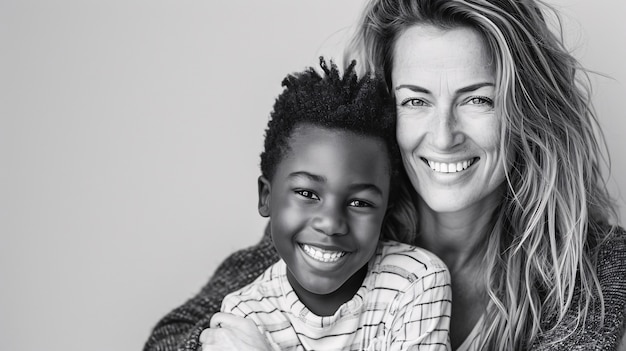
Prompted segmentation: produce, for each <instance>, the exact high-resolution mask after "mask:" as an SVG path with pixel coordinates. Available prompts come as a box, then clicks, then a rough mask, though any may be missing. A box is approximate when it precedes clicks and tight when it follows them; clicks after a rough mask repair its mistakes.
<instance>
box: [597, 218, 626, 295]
mask: <svg viewBox="0 0 626 351" xmlns="http://www.w3.org/2000/svg"><path fill="white" fill-rule="evenodd" d="M592 235H594V236H595V237H596V240H595V241H596V248H595V250H594V251H595V254H596V255H597V261H596V262H597V263H596V267H597V268H596V269H597V272H598V278H601V276H602V275H606V274H609V275H614V274H618V275H619V276H621V277H624V276H625V275H626V231H625V230H624V228H622V227H620V226H606V227H603V228H602V229H601V232H599V233H598V232H596V233H593V234H592ZM624 283H626V282H624Z"/></svg>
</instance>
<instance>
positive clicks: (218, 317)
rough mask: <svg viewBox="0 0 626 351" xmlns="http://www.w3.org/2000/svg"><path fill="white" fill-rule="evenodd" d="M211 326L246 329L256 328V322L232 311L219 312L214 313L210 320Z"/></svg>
mask: <svg viewBox="0 0 626 351" xmlns="http://www.w3.org/2000/svg"><path fill="white" fill-rule="evenodd" d="M210 326H211V328H220V327H222V328H231V329H236V330H237V329H239V330H240V329H244V328H255V329H256V326H255V325H254V322H252V321H251V320H249V319H245V318H243V317H240V316H236V315H234V314H231V313H224V312H218V313H215V314H214V315H213V317H212V318H211V321H210Z"/></svg>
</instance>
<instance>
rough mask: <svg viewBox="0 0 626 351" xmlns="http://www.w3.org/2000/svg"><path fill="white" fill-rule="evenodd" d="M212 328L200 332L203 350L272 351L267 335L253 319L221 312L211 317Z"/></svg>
mask: <svg viewBox="0 0 626 351" xmlns="http://www.w3.org/2000/svg"><path fill="white" fill-rule="evenodd" d="M210 326H211V327H210V328H208V329H204V330H203V331H202V333H201V334H200V343H201V344H202V346H201V347H202V348H201V349H200V350H202V351H217V350H222V351H271V350H272V347H271V346H270V345H269V343H268V341H267V339H265V336H264V335H263V334H261V332H260V331H259V329H257V327H256V325H255V324H254V322H253V321H251V320H249V319H245V318H243V317H239V316H235V315H233V314H230V313H223V312H219V313H216V314H215V315H213V317H212V318H211V324H210Z"/></svg>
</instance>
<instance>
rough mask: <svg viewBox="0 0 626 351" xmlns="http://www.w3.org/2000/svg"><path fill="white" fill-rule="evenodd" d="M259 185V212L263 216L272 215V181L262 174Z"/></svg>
mask: <svg viewBox="0 0 626 351" xmlns="http://www.w3.org/2000/svg"><path fill="white" fill-rule="evenodd" d="M258 186H259V214H260V215H261V216H263V217H269V216H270V199H271V196H270V192H271V190H272V187H271V184H270V181H269V180H267V178H265V177H264V176H260V177H259V180H258Z"/></svg>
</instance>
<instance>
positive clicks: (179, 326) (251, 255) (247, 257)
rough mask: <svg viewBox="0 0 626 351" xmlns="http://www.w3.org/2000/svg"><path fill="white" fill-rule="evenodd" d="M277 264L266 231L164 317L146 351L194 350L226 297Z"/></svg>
mask: <svg viewBox="0 0 626 351" xmlns="http://www.w3.org/2000/svg"><path fill="white" fill-rule="evenodd" d="M276 261H278V254H277V253H276V251H275V250H274V246H273V245H272V242H271V239H270V236H269V234H268V231H267V229H266V233H265V235H264V236H263V239H262V240H261V241H260V242H259V243H258V244H257V245H255V246H252V247H250V248H247V249H244V250H240V251H237V252H235V253H234V254H232V255H231V256H229V257H228V258H226V260H224V262H222V263H221V264H220V265H219V267H218V268H217V270H216V271H215V273H214V274H213V276H212V277H211V278H210V279H209V281H208V283H207V284H206V285H205V286H204V287H203V288H202V289H201V290H200V292H199V293H198V294H197V295H196V296H194V297H192V298H191V299H189V300H188V301H187V302H185V303H184V304H183V305H182V306H179V307H178V308H176V309H174V310H173V311H171V312H170V313H168V314H167V315H165V317H163V318H162V319H161V320H160V321H159V322H158V323H157V325H156V326H155V327H154V329H153V330H152V333H151V335H150V336H149V338H148V340H147V341H146V344H145V345H144V351H174V350H179V351H180V350H182V351H195V350H196V349H197V348H198V346H199V343H198V337H199V336H200V333H201V332H202V330H203V329H205V328H208V327H209V321H210V319H211V317H212V316H213V314H214V313H215V312H219V310H220V307H221V303H222V299H223V298H224V296H226V295H227V294H229V293H230V292H233V291H235V290H238V289H240V288H242V287H243V286H245V285H247V284H248V283H250V282H252V281H253V280H254V279H255V278H257V277H258V276H259V275H260V274H261V273H263V272H264V271H265V269H267V268H268V267H269V266H270V265H272V264H274V263H275V262H276Z"/></svg>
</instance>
